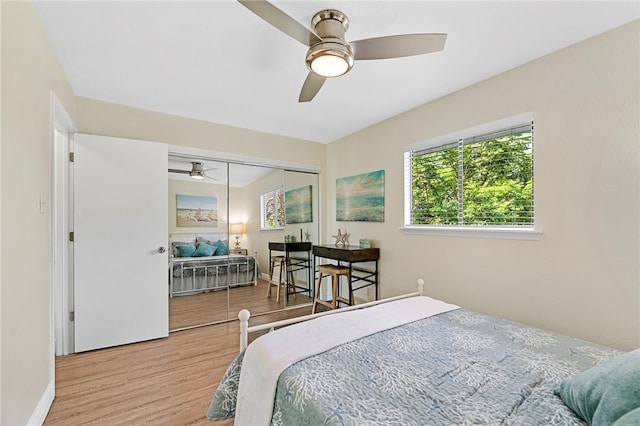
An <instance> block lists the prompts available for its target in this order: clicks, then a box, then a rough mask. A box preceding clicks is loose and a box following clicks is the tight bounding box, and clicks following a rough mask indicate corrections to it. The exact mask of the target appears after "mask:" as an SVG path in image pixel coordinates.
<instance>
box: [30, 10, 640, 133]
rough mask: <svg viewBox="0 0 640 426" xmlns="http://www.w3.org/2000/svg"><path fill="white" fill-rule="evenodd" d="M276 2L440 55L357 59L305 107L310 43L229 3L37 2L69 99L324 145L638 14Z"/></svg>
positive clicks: (296, 13) (357, 32) (299, 14)
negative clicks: (436, 36)
mask: <svg viewBox="0 0 640 426" xmlns="http://www.w3.org/2000/svg"><path fill="white" fill-rule="evenodd" d="M273 3H274V4H275V5H276V6H277V7H278V8H280V9H282V10H283V11H285V12H286V13H288V14H289V15H291V16H292V17H294V18H295V19H296V20H297V21H298V22H300V23H302V24H304V25H308V24H309V22H310V20H311V18H312V16H313V15H314V14H315V12H317V11H319V10H322V9H326V8H335V9H339V10H341V11H343V12H345V13H346V14H347V16H348V17H349V19H350V21H351V23H350V28H349V30H348V32H347V34H346V39H347V40H359V39H363V38H369V37H377V36H384V35H393V34H403V33H420V32H443V33H447V34H448V39H447V43H446V46H445V49H444V51H442V52H438V53H432V54H429V55H422V56H415V57H408V58H399V59H388V60H377V61H356V64H355V66H354V68H353V70H352V71H351V72H350V73H348V74H346V75H345V76H343V77H339V78H335V79H330V80H328V81H327V82H326V83H325V85H324V86H323V88H322V90H321V91H320V93H319V94H318V95H317V96H316V98H315V99H314V100H313V101H312V102H310V103H302V104H301V103H298V101H297V99H298V95H299V92H300V88H301V86H302V83H303V82H304V79H305V78H306V75H307V69H306V66H305V63H304V58H305V54H306V50H307V48H306V47H305V46H304V45H302V44H301V43H299V42H298V41H296V40H294V39H292V38H290V37H289V36H287V35H285V34H283V33H281V32H280V31H279V30H277V29H275V28H273V27H271V26H270V25H269V24H267V23H266V22H264V21H262V20H261V19H260V18H258V17H257V16H256V15H254V14H253V13H252V12H250V11H249V10H248V9H246V8H245V7H243V6H242V5H241V4H239V3H237V2H236V1H233V0H227V1H193V2H191V1H177V2H170V1H124V2H122V1H102V2H95V1H70V2H57V1H42V0H36V1H35V7H36V10H37V12H38V14H39V16H40V18H41V19H42V22H43V24H44V27H45V29H46V31H47V33H48V35H49V38H50V40H51V42H52V44H53V46H54V48H55V50H56V52H57V54H58V57H59V59H60V61H61V63H62V66H63V68H64V70H65V73H66V75H67V77H68V79H69V81H70V83H71V85H72V87H73V89H74V91H75V93H76V95H78V96H83V97H88V98H93V99H98V100H104V101H108V102H114V103H118V104H124V105H129V106H132V107H137V108H143V109H147V110H152V111H158V112H164V113H169V114H175V115H179V116H184V117H190V118H195V119H200V120H205V121H211V122H216V123H223V124H228V125H231V126H238V127H243V128H248V129H253V130H259V131H263V132H268V133H274V134H278V135H286V136H291V137H295V138H300V139H305V140H309V141H315V142H321V143H329V142H332V141H334V140H336V139H338V138H340V137H343V136H346V135H348V134H350V133H353V132H355V131H357V130H359V129H362V128H365V127H368V126H370V125H372V124H374V123H376V122H379V121H382V120H384V119H387V118H390V117H392V116H394V115H397V114H399V113H402V112H404V111H407V110H409V109H412V108H414V107H417V106H419V105H422V104H424V103H426V102H429V101H431V100H434V99H436V98H439V97H442V96H444V95H446V94H448V93H452V92H454V91H457V90H459V89H462V88H464V87H467V86H469V85H472V84H474V83H476V82H479V81H481V80H484V79H486V78H489V77H491V76H494V75H496V74H499V73H502V72H504V71H507V70H509V69H512V68H514V67H517V66H519V65H521V64H524V63H526V62H529V61H531V60H533V59H536V58H538V57H541V56H543V55H546V54H548V53H551V52H553V51H556V50H558V49H562V48H564V47H566V46H569V45H571V44H574V43H577V42H579V41H581V40H584V39H586V38H589V37H591V36H594V35H596V34H599V33H602V32H605V31H607V30H609V29H612V28H614V27H617V26H619V25H622V24H624V23H626V22H629V21H632V20H634V19H638V18H639V17H640V3H639V2H638V1H623V2H613V1H603V2H596V1H568V2H558V1H532V2H525V1H501V2H492V1H475V2H465V1H409V2H400V1H297V2H291V1H289V2H286V1H274V2H273ZM620 48H621V49H623V48H624V46H620Z"/></svg>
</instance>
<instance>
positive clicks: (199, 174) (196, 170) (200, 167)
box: [169, 161, 217, 180]
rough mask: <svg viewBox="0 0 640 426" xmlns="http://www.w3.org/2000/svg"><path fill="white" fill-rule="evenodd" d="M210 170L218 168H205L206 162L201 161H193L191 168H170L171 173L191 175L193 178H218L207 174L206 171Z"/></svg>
mask: <svg viewBox="0 0 640 426" xmlns="http://www.w3.org/2000/svg"><path fill="white" fill-rule="evenodd" d="M209 170H216V169H215V168H211V169H205V168H204V164H203V163H201V162H199V161H192V162H191V170H181V169H169V173H182V174H187V175H189V176H190V177H191V178H192V179H197V180H201V179H204V178H207V179H211V180H217V179H216V178H212V177H211V176H207V175H206V173H205V172H208V171H209Z"/></svg>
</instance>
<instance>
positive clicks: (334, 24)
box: [306, 9, 353, 77]
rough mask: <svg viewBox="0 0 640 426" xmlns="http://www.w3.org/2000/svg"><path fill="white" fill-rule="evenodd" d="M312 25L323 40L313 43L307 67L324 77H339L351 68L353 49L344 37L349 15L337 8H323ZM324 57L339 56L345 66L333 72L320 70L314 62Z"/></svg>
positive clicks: (308, 55) (308, 54)
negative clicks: (327, 72) (326, 72)
mask: <svg viewBox="0 0 640 426" xmlns="http://www.w3.org/2000/svg"><path fill="white" fill-rule="evenodd" d="M311 26H312V28H313V29H314V31H315V33H316V34H317V35H318V36H320V38H321V39H322V40H321V41H319V42H318V43H315V44H313V45H312V46H311V47H310V48H309V50H308V51H307V59H306V62H307V68H309V70H311V71H312V72H315V73H317V74H319V75H322V76H323V77H338V76H340V75H343V74H345V73H347V72H348V71H349V70H351V68H352V67H353V51H352V49H351V46H350V45H349V43H347V42H346V41H345V38H344V34H345V32H346V31H347V30H348V29H349V18H347V15H345V14H344V13H342V12H340V11H339V10H335V9H327V10H322V11H320V12H318V13H316V14H315V15H314V17H313V19H312V20H311ZM323 57H324V58H328V59H334V58H338V59H340V60H342V62H340V61H338V63H340V64H341V65H343V67H342V68H339V70H338V71H336V72H333V73H331V74H325V73H322V72H318V71H317V68H316V67H315V66H314V64H313V62H314V61H315V60H317V59H323Z"/></svg>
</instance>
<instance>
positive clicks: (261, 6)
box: [238, 0, 320, 46]
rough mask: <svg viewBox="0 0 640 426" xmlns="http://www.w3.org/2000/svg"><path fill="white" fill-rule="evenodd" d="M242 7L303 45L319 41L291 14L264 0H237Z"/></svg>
mask: <svg viewBox="0 0 640 426" xmlns="http://www.w3.org/2000/svg"><path fill="white" fill-rule="evenodd" d="M238 2H239V3H240V4H242V5H243V6H244V7H246V8H247V9H249V10H250V11H252V12H253V13H255V14H256V15H258V16H259V17H260V18H262V19H264V20H265V21H267V22H268V23H269V24H271V25H273V26H274V27H276V28H277V29H279V30H280V31H282V32H283V33H285V34H287V35H289V36H291V37H293V38H295V39H296V40H298V41H299V42H300V43H302V44H304V45H305V46H311V45H312V44H315V43H317V42H319V41H320V37H318V35H317V34H315V33H314V32H313V31H311V30H310V29H309V28H307V27H305V26H304V25H302V24H301V23H299V22H298V21H296V20H295V19H293V18H292V17H291V16H289V15H287V14H286V13H284V12H283V11H281V10H280V9H278V8H277V7H275V6H274V5H272V4H271V3H269V2H268V1H265V0H238Z"/></svg>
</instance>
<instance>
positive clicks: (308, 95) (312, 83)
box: [298, 72, 326, 102]
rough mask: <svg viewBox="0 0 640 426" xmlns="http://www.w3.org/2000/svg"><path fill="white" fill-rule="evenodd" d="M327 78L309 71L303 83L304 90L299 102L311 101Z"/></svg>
mask: <svg viewBox="0 0 640 426" xmlns="http://www.w3.org/2000/svg"><path fill="white" fill-rule="evenodd" d="M325 80H326V78H324V77H320V76H319V75H317V74H314V73H312V72H309V74H308V75H307V78H306V79H305V80H304V84H303V85H302V90H300V97H299V98H298V102H309V101H311V100H312V99H313V98H314V97H315V96H316V94H317V93H318V92H319V91H320V88H321V87H322V85H323V84H324V81H325Z"/></svg>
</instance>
